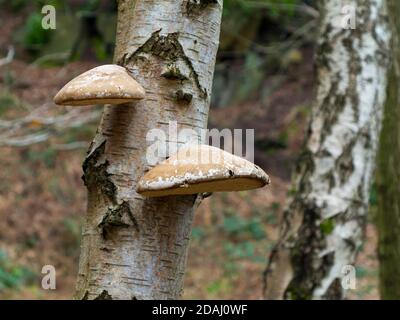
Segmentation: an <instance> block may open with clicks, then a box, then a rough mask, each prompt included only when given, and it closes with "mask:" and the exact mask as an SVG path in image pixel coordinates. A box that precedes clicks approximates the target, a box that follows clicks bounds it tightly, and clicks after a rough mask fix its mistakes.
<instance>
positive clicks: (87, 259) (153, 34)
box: [75, 0, 222, 299]
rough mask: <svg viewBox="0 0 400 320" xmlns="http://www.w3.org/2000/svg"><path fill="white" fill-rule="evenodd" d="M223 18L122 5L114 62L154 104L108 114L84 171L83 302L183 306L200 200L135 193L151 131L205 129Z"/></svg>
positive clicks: (184, 5) (173, 7) (193, 10)
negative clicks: (144, 301)
mask: <svg viewBox="0 0 400 320" xmlns="http://www.w3.org/2000/svg"><path fill="white" fill-rule="evenodd" d="M221 15H222V0H200V1H199V0H182V1H175V0H163V1H153V0H136V1H134V0H119V1H118V26H117V40H116V50H115V57H114V62H115V63H117V64H120V65H122V66H125V67H126V68H127V69H128V70H129V71H130V72H131V74H132V75H133V77H134V78H135V79H136V80H137V81H138V82H139V83H140V84H141V85H142V86H143V87H144V88H145V90H146V98H145V99H144V100H142V101H140V102H138V103H133V104H125V105H119V106H106V107H105V109H104V112H103V117H102V120H101V123H100V125H99V127H98V131H97V133H96V136H95V138H94V140H93V142H92V145H91V146H90V148H89V151H88V155H87V158H86V160H85V162H84V164H83V169H84V181H85V184H86V186H87V189H88V206H87V216H86V222H85V225H84V231H83V239H82V246H81V256H80V263H79V274H78V282H77V290H76V296H75V297H76V298H77V299H176V298H179V297H180V296H181V293H182V284H183V278H184V273H185V265H186V257H187V253H188V245H189V237H190V233H191V226H192V219H193V214H194V209H195V208H196V206H197V204H198V203H199V201H200V200H201V199H200V197H197V196H179V197H168V198H159V199H157V198H153V199H146V198H144V197H142V196H140V195H139V194H137V193H136V191H135V189H136V184H137V182H138V180H139V179H140V177H141V176H143V174H144V173H145V172H146V171H147V170H149V169H150V167H149V165H148V164H147V162H146V149H147V147H148V146H149V142H148V141H146V134H147V132H148V131H149V130H151V129H154V128H160V129H163V130H164V131H165V132H168V124H169V121H176V122H177V124H178V127H179V128H187V129H193V130H196V131H200V130H201V129H204V128H206V125H207V118H208V109H209V103H210V95H211V84H212V79H213V72H214V65H215V58H216V53H217V49H218V42H219V32H220V21H221ZM169 138H170V139H175V140H176V139H177V138H174V137H169ZM182 139H183V140H182V141H178V143H179V144H182V143H185V142H186V141H185V138H182Z"/></svg>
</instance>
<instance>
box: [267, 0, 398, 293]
mask: <svg viewBox="0 0 400 320" xmlns="http://www.w3.org/2000/svg"><path fill="white" fill-rule="evenodd" d="M346 4H350V5H355V6H356V26H355V27H356V28H355V29H343V28H342V26H341V24H340V22H341V19H340V17H343V15H342V13H343V11H342V10H343V5H346ZM321 9H322V10H321V19H322V20H321V29H320V38H319V43H318V52H317V71H318V91H317V95H316V100H315V104H314V105H313V108H312V118H311V124H310V127H309V130H308V133H307V137H306V144H305V151H304V153H303V154H302V155H301V157H300V159H299V161H298V163H297V167H296V170H295V174H294V189H293V193H292V195H293V198H292V199H291V201H290V204H289V205H288V207H287V209H286V211H285V213H284V221H283V225H282V228H281V236H280V239H279V241H278V243H277V245H276V247H275V249H274V250H273V252H272V254H271V257H270V261H269V265H268V267H267V270H266V272H265V298H266V299H282V298H287V299H340V298H343V296H344V289H343V287H342V286H341V278H342V276H343V273H342V270H343V267H344V266H346V265H353V264H354V261H355V257H356V253H357V250H358V248H359V247H360V245H361V243H362V238H363V228H364V224H365V222H366V214H367V208H368V200H369V192H370V185H371V180H372V174H373V168H374V162H375V155H376V151H377V146H378V137H379V131H380V127H381V120H382V113H383V106H384V102H385V95H386V91H385V90H386V82H387V69H388V62H389V42H390V31H389V27H388V23H387V10H386V1H385V0H358V1H337V0H326V1H323V2H321ZM338 22H339V24H338Z"/></svg>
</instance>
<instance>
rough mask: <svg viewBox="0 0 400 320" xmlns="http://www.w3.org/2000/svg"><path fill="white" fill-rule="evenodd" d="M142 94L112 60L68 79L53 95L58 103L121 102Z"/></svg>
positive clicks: (123, 69)
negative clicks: (111, 62) (110, 62)
mask: <svg viewBox="0 0 400 320" xmlns="http://www.w3.org/2000/svg"><path fill="white" fill-rule="evenodd" d="M144 97H145V90H144V89H143V87H142V86H141V85H140V84H139V83H138V82H137V81H136V80H135V79H133V78H132V77H131V76H130V75H129V73H128V71H127V70H126V69H125V68H124V67H121V66H118V65H115V64H107V65H103V66H99V67H96V68H93V69H90V70H88V71H86V72H84V73H82V74H81V75H79V76H77V77H76V78H74V79H72V80H71V81H70V82H68V83H67V84H66V85H65V86H64V87H63V88H62V89H61V90H60V91H59V92H58V93H57V95H56V96H55V97H54V102H55V103H56V104H61V105H70V106H86V105H93V104H121V103H127V102H131V101H135V100H140V99H143V98H144Z"/></svg>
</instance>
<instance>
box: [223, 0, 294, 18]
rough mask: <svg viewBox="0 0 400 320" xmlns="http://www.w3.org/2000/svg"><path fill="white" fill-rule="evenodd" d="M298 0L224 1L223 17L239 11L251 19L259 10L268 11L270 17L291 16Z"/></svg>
mask: <svg viewBox="0 0 400 320" xmlns="http://www.w3.org/2000/svg"><path fill="white" fill-rule="evenodd" d="M299 2H300V1H299V0H254V1H248V0H225V1H224V16H229V15H232V14H233V12H234V11H238V10H239V11H240V12H241V13H242V14H243V15H246V16H249V17H251V15H252V13H253V12H254V11H256V10H260V8H265V9H268V11H267V13H268V14H269V15H270V16H272V17H275V16H278V15H280V14H283V13H284V14H286V15H293V14H294V13H295V5H296V4H298V3H299Z"/></svg>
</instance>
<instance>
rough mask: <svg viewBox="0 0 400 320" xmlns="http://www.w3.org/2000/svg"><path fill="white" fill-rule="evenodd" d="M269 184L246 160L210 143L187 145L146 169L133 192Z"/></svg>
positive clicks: (164, 192)
mask: <svg viewBox="0 0 400 320" xmlns="http://www.w3.org/2000/svg"><path fill="white" fill-rule="evenodd" d="M269 183H270V179H269V177H268V175H267V174H266V173H265V172H264V171H263V170H262V169H261V168H260V167H258V166H256V165H255V164H253V163H251V162H250V161H247V160H245V159H243V158H240V157H238V156H235V155H233V154H230V153H228V152H226V151H223V150H221V149H219V148H215V147H212V146H208V145H190V146H188V147H183V148H182V149H180V150H179V151H178V152H177V154H175V155H173V156H171V157H170V158H168V159H167V160H165V161H163V162H161V163H160V164H159V165H157V166H155V167H154V168H153V169H151V170H150V171H148V172H147V173H146V174H145V175H144V176H143V177H142V178H141V179H140V181H139V184H138V187H137V192H138V193H140V194H142V195H144V196H147V197H163V196H171V195H185V194H197V193H206V192H207V193H210V192H219V191H242V190H250V189H256V188H261V187H264V186H265V185H267V184H269Z"/></svg>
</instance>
